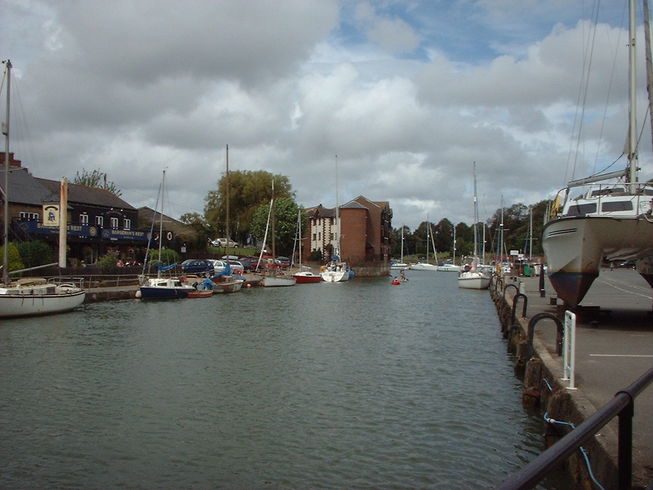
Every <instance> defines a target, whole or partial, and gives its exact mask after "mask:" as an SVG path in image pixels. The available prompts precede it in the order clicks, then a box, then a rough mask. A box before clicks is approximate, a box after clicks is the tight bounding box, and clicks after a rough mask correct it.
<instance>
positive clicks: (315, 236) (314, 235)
mask: <svg viewBox="0 0 653 490" xmlns="http://www.w3.org/2000/svg"><path fill="white" fill-rule="evenodd" d="M315 240H317V234H316V233H313V241H315Z"/></svg>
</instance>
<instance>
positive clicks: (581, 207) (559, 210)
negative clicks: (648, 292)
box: [542, 0, 653, 305]
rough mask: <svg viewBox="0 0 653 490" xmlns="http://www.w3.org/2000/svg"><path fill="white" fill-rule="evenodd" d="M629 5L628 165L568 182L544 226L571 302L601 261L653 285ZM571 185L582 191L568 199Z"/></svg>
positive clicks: (549, 254) (560, 288)
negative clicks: (629, 269) (627, 266)
mask: <svg viewBox="0 0 653 490" xmlns="http://www.w3.org/2000/svg"><path fill="white" fill-rule="evenodd" d="M629 8H630V22H629V24H630V26H629V29H630V31H629V32H630V42H629V43H628V44H629V78H630V84H629V100H630V103H629V104H630V111H629V112H630V121H629V125H628V127H629V130H628V143H627V156H628V165H627V166H626V168H625V170H622V171H618V172H612V173H608V174H602V175H595V176H592V177H588V178H584V179H578V180H575V181H571V182H569V183H568V184H567V187H566V188H564V189H562V190H561V191H560V192H559V193H558V196H556V199H555V200H554V201H553V204H552V207H551V210H550V213H549V221H548V222H547V223H546V224H545V226H544V230H543V242H542V246H543V248H544V253H545V255H546V261H547V264H548V268H547V269H548V271H547V272H548V275H549V279H550V281H551V284H552V285H553V287H554V289H555V290H556V292H557V294H558V296H559V297H560V298H561V299H562V300H564V301H565V302H566V303H568V304H570V305H577V304H579V303H580V302H581V301H582V299H583V298H584V297H585V294H586V293H587V291H588V290H589V288H590V287H591V285H592V282H593V281H594V279H596V278H597V277H598V275H599V270H600V267H601V265H602V264H603V263H610V262H615V261H625V260H634V261H635V263H636V269H637V271H638V272H639V273H640V274H641V275H642V276H643V277H644V278H645V279H646V281H647V282H648V283H649V285H651V286H653V200H652V199H653V186H652V185H651V182H650V181H649V182H646V183H640V182H638V175H637V172H638V147H637V145H638V142H637V120H636V112H637V111H636V107H635V105H636V104H635V102H636V93H635V92H636V87H635V80H636V76H635V75H636V68H635V66H636V51H635V34H636V19H635V10H636V9H635V2H634V0H630V1H629ZM609 180H611V181H612V182H610V183H605V181H609ZM598 182H603V183H602V184H597V183H598ZM574 187H584V188H585V191H584V192H583V193H582V195H580V197H576V198H574V199H572V198H570V196H569V194H570V190H571V189H572V188H574Z"/></svg>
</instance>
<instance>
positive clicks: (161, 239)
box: [156, 169, 166, 278]
mask: <svg viewBox="0 0 653 490" xmlns="http://www.w3.org/2000/svg"><path fill="white" fill-rule="evenodd" d="M165 187H166V171H165V169H164V170H163V177H162V179H161V212H160V213H159V266H158V267H157V268H156V269H157V270H156V277H157V278H160V277H161V266H162V265H163V260H162V258H161V248H162V245H163V203H164V196H165Z"/></svg>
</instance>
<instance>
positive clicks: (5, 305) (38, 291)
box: [0, 60, 86, 318]
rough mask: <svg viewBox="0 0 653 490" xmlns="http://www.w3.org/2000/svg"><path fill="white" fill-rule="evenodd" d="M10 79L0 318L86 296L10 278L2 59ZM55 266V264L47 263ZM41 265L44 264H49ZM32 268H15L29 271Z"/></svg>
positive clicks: (62, 251) (63, 205) (57, 307)
mask: <svg viewBox="0 0 653 490" xmlns="http://www.w3.org/2000/svg"><path fill="white" fill-rule="evenodd" d="M3 64H4V65H5V76H6V80H7V113H6V117H7V119H6V121H5V122H4V124H3V128H2V132H3V134H4V135H5V165H4V186H3V188H2V189H1V192H2V200H3V203H4V206H3V207H4V209H3V211H4V214H3V236H4V241H3V257H2V285H0V318H8V317H19V316H33V315H48V314H52V313H60V312H64V311H70V310H72V309H74V308H77V307H78V306H80V305H81V304H82V303H83V302H84V299H85V298H86V292H85V291H84V290H83V289H82V288H80V287H78V286H76V285H74V284H53V283H50V282H48V281H46V280H45V279H44V278H23V279H18V280H16V281H13V282H12V281H11V280H10V279H9V255H8V245H9V122H10V119H9V116H10V91H11V68H12V65H11V61H10V60H6V61H3ZM59 213H60V219H59V266H60V267H66V237H67V232H68V231H67V228H68V227H67V224H66V218H67V213H68V199H67V184H66V179H63V181H62V185H61V193H60V205H59ZM50 265H56V264H48V265H47V266H50ZM47 266H42V267H47ZM33 269H34V268H32V269H24V270H21V271H14V272H16V273H19V272H26V271H28V270H33Z"/></svg>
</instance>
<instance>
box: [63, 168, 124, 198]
mask: <svg viewBox="0 0 653 490" xmlns="http://www.w3.org/2000/svg"><path fill="white" fill-rule="evenodd" d="M73 184H81V185H86V186H88V187H98V188H100V189H105V190H107V191H109V192H111V193H112V194H115V195H116V196H121V195H122V191H121V190H120V189H119V188H118V186H116V184H115V183H113V182H111V181H110V180H107V174H106V172H102V171H100V170H97V169H96V170H93V171H89V170H86V169H82V171H81V173H80V172H75V178H74V179H73Z"/></svg>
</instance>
